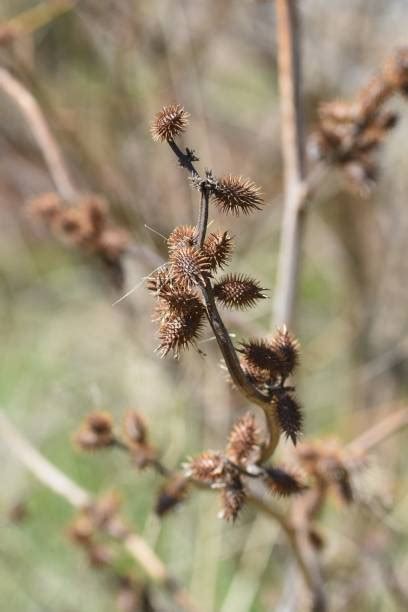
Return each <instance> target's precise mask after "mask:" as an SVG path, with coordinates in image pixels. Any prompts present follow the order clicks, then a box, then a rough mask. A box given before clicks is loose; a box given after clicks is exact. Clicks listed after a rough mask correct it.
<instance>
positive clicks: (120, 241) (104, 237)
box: [97, 227, 130, 263]
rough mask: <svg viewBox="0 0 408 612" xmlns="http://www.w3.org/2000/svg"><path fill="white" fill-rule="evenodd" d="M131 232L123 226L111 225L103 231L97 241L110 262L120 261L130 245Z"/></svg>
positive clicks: (99, 250)
mask: <svg viewBox="0 0 408 612" xmlns="http://www.w3.org/2000/svg"><path fill="white" fill-rule="evenodd" d="M129 242H130V236H129V233H128V232H127V231H126V230H125V229H123V228H121V227H110V228H106V229H104V230H103V231H102V233H101V235H100V236H99V239H98V243H97V250H98V252H99V254H100V256H101V257H102V259H103V260H105V261H106V262H108V263H116V262H118V261H120V259H121V258H122V256H123V255H124V254H125V253H126V250H127V248H128V246H129Z"/></svg>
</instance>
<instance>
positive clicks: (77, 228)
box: [52, 207, 94, 247]
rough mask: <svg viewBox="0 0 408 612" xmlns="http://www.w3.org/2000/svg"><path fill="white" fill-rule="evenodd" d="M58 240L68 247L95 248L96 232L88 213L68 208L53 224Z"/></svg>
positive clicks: (83, 210)
mask: <svg viewBox="0 0 408 612" xmlns="http://www.w3.org/2000/svg"><path fill="white" fill-rule="evenodd" d="M52 229H53V231H54V232H55V234H56V236H57V238H59V239H60V240H61V241H62V242H64V243H65V244H66V245H68V246H77V247H78V246H79V247H86V246H90V245H92V246H93V238H94V230H93V227H92V223H91V220H90V218H89V216H88V214H87V211H86V210H85V209H83V208H78V207H75V208H66V209H64V210H62V211H61V213H60V214H59V215H57V216H56V217H55V218H54V219H53V222H52Z"/></svg>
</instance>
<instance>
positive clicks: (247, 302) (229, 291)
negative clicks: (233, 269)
mask: <svg viewBox="0 0 408 612" xmlns="http://www.w3.org/2000/svg"><path fill="white" fill-rule="evenodd" d="M262 291H263V289H262V288H261V287H260V285H259V283H258V281H256V280H255V279H253V278H251V277H250V276H246V275H245V274H226V275H225V276H223V277H222V278H221V280H220V281H218V282H217V283H216V284H215V285H214V296H215V298H216V299H217V300H218V302H220V303H221V304H222V305H223V306H225V307H226V308H237V309H245V308H252V307H253V306H254V305H255V303H256V301H257V300H262V299H264V298H266V295H264V294H263V293H262Z"/></svg>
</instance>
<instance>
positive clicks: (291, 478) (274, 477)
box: [264, 466, 306, 497]
mask: <svg viewBox="0 0 408 612" xmlns="http://www.w3.org/2000/svg"><path fill="white" fill-rule="evenodd" d="M265 473H266V476H265V478H264V482H265V484H266V486H267V487H268V489H269V490H270V491H271V493H274V494H276V495H280V496H282V497H287V496H288V495H294V494H296V493H301V492H302V491H304V489H305V488H306V487H305V486H304V485H303V484H302V483H301V482H300V480H299V479H298V478H297V476H295V475H294V474H290V473H289V472H287V471H286V470H283V469H282V468H274V467H272V466H269V467H266V468H265Z"/></svg>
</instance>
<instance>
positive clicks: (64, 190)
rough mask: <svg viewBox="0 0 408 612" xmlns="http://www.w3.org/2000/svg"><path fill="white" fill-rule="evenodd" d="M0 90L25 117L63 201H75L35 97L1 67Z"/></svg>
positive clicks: (53, 140)
mask: <svg viewBox="0 0 408 612" xmlns="http://www.w3.org/2000/svg"><path fill="white" fill-rule="evenodd" d="M0 89H2V90H3V91H4V92H5V93H6V94H7V95H8V96H10V98H12V99H13V100H14V102H15V103H16V105H17V106H18V107H19V109H20V111H21V112H22V114H23V115H24V118H25V120H26V121H27V124H28V125H29V127H30V129H31V131H32V133H33V136H34V138H35V140H36V142H37V144H38V146H39V147H40V149H41V152H42V154H43V157H44V160H45V163H46V164H47V167H48V170H49V173H50V175H51V177H52V180H53V182H54V185H55V188H56V189H57V191H58V193H59V194H60V195H61V197H62V198H63V199H66V200H68V201H69V200H73V199H74V198H75V197H76V196H77V195H78V193H77V190H76V189H75V187H74V185H73V183H72V181H71V179H70V177H69V174H68V170H67V168H66V167H65V164H64V160H63V158H62V155H61V152H60V149H59V147H58V145H57V143H56V141H55V139H54V137H53V135H52V134H51V131H50V129H49V127H48V125H47V122H46V120H45V118H44V116H43V113H42V111H41V109H40V107H39V105H38V103H37V101H36V100H35V98H34V97H33V95H32V94H31V93H30V92H29V91H28V90H27V89H26V88H25V87H24V85H22V83H20V82H19V81H18V80H17V79H16V78H14V77H13V76H12V75H11V74H10V73H9V72H8V71H7V70H6V69H5V68H1V67H0Z"/></svg>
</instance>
